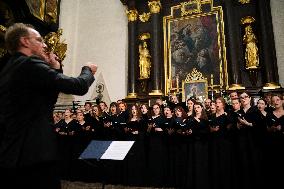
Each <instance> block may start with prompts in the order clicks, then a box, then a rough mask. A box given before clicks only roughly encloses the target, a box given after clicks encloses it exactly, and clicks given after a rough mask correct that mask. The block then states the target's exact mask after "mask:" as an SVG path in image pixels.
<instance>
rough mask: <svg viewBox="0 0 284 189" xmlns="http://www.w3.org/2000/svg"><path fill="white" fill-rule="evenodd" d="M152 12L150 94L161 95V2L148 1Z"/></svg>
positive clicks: (157, 0)
mask: <svg viewBox="0 0 284 189" xmlns="http://www.w3.org/2000/svg"><path fill="white" fill-rule="evenodd" d="M148 6H149V9H150V12H151V46H152V48H151V55H152V66H153V72H152V73H153V74H152V91H151V92H150V93H149V95H153V96H161V95H163V93H162V71H163V68H164V66H163V60H162V41H163V40H162V33H163V32H162V27H161V18H160V17H161V16H160V10H161V2H160V1H159V0H153V1H149V2H148Z"/></svg>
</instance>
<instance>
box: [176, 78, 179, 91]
mask: <svg viewBox="0 0 284 189" xmlns="http://www.w3.org/2000/svg"><path fill="white" fill-rule="evenodd" d="M176 78H177V79H176V80H177V92H178V91H179V77H178V75H177V76H176Z"/></svg>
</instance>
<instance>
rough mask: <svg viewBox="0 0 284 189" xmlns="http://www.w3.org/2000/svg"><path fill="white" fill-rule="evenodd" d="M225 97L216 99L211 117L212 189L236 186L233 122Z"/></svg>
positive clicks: (210, 163) (225, 188) (210, 166)
mask: <svg viewBox="0 0 284 189" xmlns="http://www.w3.org/2000/svg"><path fill="white" fill-rule="evenodd" d="M225 106H226V102H225V100H224V98H222V97H218V98H217V99H216V113H215V114H211V115H210V117H209V126H210V138H209V168H210V169H209V171H210V172H209V175H210V181H211V182H210V183H211V188H212V189H227V188H230V189H232V188H233V187H234V183H233V178H234V177H235V176H236V175H235V174H234V170H235V169H234V167H233V165H234V161H233V153H232V141H231V134H230V132H231V127H232V123H231V122H230V120H229V117H228V116H227V113H226V112H225Z"/></svg>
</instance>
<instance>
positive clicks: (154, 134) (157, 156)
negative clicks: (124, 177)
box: [147, 104, 166, 186]
mask: <svg viewBox="0 0 284 189" xmlns="http://www.w3.org/2000/svg"><path fill="white" fill-rule="evenodd" d="M161 114H162V112H161V109H160V106H159V105H158V104H154V105H153V106H152V116H151V118H150V120H149V123H148V129H147V135H148V137H147V140H149V141H148V142H149V143H148V144H149V145H148V147H147V150H148V157H147V163H148V166H147V167H148V173H147V176H148V181H149V184H150V185H152V186H163V185H164V183H165V181H164V178H165V176H166V175H165V171H166V170H165V163H166V162H165V157H166V154H165V153H166V152H165V145H164V128H163V126H164V120H165V119H164V117H163V116H162V115H161Z"/></svg>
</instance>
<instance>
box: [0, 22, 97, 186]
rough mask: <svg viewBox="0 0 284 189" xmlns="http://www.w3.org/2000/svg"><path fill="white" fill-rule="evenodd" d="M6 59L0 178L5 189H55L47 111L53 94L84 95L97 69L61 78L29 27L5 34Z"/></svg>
mask: <svg viewBox="0 0 284 189" xmlns="http://www.w3.org/2000/svg"><path fill="white" fill-rule="evenodd" d="M5 43H6V47H7V50H8V51H9V53H10V54H11V55H12V56H11V58H10V59H9V61H8V62H7V64H6V65H5V66H4V67H3V69H2V70H1V71H0V177H1V180H2V181H3V182H4V183H3V182H2V181H1V182H2V185H4V186H7V188H22V187H24V188H30V189H31V188H41V189H47V188H48V189H51V188H52V189H56V188H60V178H59V177H58V176H57V174H56V172H55V171H54V170H55V168H56V162H57V160H58V151H57V150H58V149H57V138H56V134H55V133H54V132H53V126H52V112H53V108H54V104H55V103H56V100H57V97H58V94H59V92H63V93H67V94H74V95H84V94H85V93H87V91H88V89H89V87H90V86H91V84H92V83H93V82H94V74H95V73H96V71H97V66H96V65H95V64H92V63H87V64H86V66H83V67H82V70H81V73H80V75H79V76H78V77H68V76H66V75H63V73H62V70H61V69H60V63H59V62H58V61H57V56H56V55H55V54H53V53H52V52H51V53H47V52H46V51H45V48H46V44H45V43H44V41H43V38H42V37H41V35H40V34H39V32H38V31H37V30H35V29H34V28H33V27H32V26H31V25H26V24H23V23H15V24H13V25H12V26H10V27H9V28H8V29H7V31H6V33H5Z"/></svg>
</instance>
